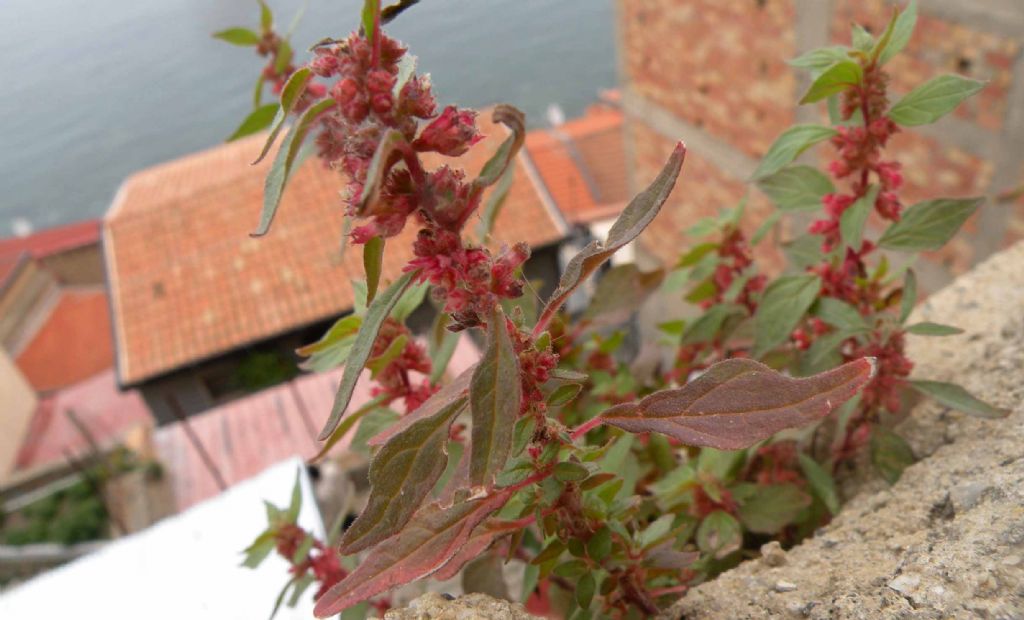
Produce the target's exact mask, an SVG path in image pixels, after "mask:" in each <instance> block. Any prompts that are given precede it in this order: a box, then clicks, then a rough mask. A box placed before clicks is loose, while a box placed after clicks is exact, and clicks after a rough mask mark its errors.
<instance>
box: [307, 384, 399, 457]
mask: <svg viewBox="0 0 1024 620" xmlns="http://www.w3.org/2000/svg"><path fill="white" fill-rule="evenodd" d="M385 400H387V395H386V394H381V395H380V396H377V397H376V398H374V399H373V400H371V401H370V402H368V403H366V404H365V405H363V406H362V407H360V408H359V409H356V410H355V411H353V412H352V413H350V414H348V415H347V416H345V419H344V420H342V421H341V424H339V425H338V428H336V429H334V431H333V432H332V433H331V436H330V437H328V438H327V441H325V442H324V445H323V446H321V447H320V451H319V452H317V453H316V456H314V457H313V458H311V459H310V462H313V463H316V462H318V461H320V460H321V459H323V458H324V457H325V456H327V453H328V452H330V451H331V448H333V447H334V446H335V444H337V443H338V442H339V441H341V439H342V437H344V436H345V435H347V434H348V432H349V431H350V430H352V428H353V427H354V426H355V425H356V424H357V423H358V422H359V421H360V420H362V419H363V417H364V416H366V415H367V414H368V413H370V412H371V411H374V410H375V409H377V408H378V407H379V406H380V405H381V404H382V403H383V402H384V401H385ZM360 430H362V428H361V427H360Z"/></svg>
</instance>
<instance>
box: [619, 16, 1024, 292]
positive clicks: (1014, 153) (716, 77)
mask: <svg viewBox="0 0 1024 620" xmlns="http://www.w3.org/2000/svg"><path fill="white" fill-rule="evenodd" d="M617 2H618V22H619V23H618V26H619V28H618V34H619V40H618V46H619V61H620V73H621V81H622V88H623V107H624V109H625V111H626V117H627V127H626V140H627V153H628V154H629V169H630V182H631V186H632V187H631V189H632V190H633V191H636V190H637V189H639V188H641V187H643V185H644V184H646V183H647V182H648V181H649V180H650V179H651V178H653V177H654V175H655V174H656V173H657V170H658V169H659V168H660V167H661V165H662V163H663V162H664V160H665V158H666V157H667V155H668V153H669V152H670V151H671V148H672V144H673V143H674V141H675V140H677V139H680V138H682V139H684V140H685V141H686V142H687V145H688V146H689V154H688V156H687V163H686V167H685V169H684V173H683V176H682V177H681V181H680V185H679V187H678V189H677V190H676V192H675V193H674V196H673V201H672V203H671V204H670V205H669V206H668V207H667V209H666V212H665V214H664V216H663V217H662V218H661V219H660V220H659V221H657V222H656V223H655V226H654V227H653V228H652V230H650V231H648V232H647V233H646V234H645V236H644V238H643V239H642V241H643V247H644V249H645V250H646V251H647V253H648V254H649V255H650V256H651V257H652V258H657V259H660V260H662V261H668V260H672V259H673V258H674V257H676V256H678V255H679V253H680V252H681V251H682V250H683V249H684V248H685V246H686V245H687V244H688V240H687V239H685V236H684V235H683V234H682V231H683V230H684V229H685V228H687V227H688V226H689V225H690V224H692V223H693V222H694V221H695V220H696V219H698V218H700V217H703V216H705V215H708V214H711V213H714V212H715V211H717V210H718V209H720V208H724V207H728V206H732V205H733V204H735V202H736V201H737V200H738V199H739V197H740V196H741V195H742V194H743V192H744V190H745V179H746V178H748V177H749V175H750V173H751V172H752V171H753V169H754V167H755V166H756V165H757V162H758V160H759V159H760V157H761V156H762V155H763V154H764V152H765V151H766V150H767V148H768V146H769V145H770V144H771V142H772V141H773V140H774V138H775V137H776V136H777V135H778V133H779V132H781V131H782V130H783V129H784V128H785V127H787V126H788V125H789V124H791V123H793V122H820V121H821V119H822V114H823V112H822V110H821V109H820V108H813V107H800V108H798V107H797V106H796V101H797V100H798V99H799V97H800V95H801V94H802V93H803V91H804V90H805V89H806V87H807V84H808V80H807V78H806V76H805V75H803V74H802V73H798V72H797V71H795V70H792V69H791V68H790V67H789V66H788V65H787V64H786V60H788V59H790V58H793V57H794V56H797V55H799V54H800V53H803V52H804V51H806V50H809V49H812V48H815V47H820V46H822V45H827V44H835V43H841V44H847V43H849V31H850V28H849V26H850V23H851V22H852V21H857V22H858V23H861V24H862V25H865V26H866V27H867V28H868V29H869V30H871V31H873V32H880V29H881V28H882V27H884V24H885V22H886V21H887V20H888V17H889V15H890V13H891V10H892V8H891V7H892V6H893V5H894V2H893V1H892V0H728V1H726V2H722V1H721V0H617ZM918 5H919V19H918V26H917V30H916V31H915V33H914V37H913V39H912V40H911V42H910V44H909V45H908V46H907V48H906V49H905V50H904V53H903V54H901V55H900V56H899V57H898V58H897V59H896V60H894V61H893V62H892V64H891V73H892V74H893V78H894V79H893V91H894V94H895V96H897V97H898V96H899V95H900V94H902V93H904V92H907V91H908V90H909V89H911V88H913V87H914V86H916V85H917V84H920V83H923V82H925V81H926V80H928V79H930V78H932V77H934V76H936V75H939V74H942V73H950V72H956V73H960V74H964V75H967V76H969V77H973V78H976V79H980V80H985V81H986V82H987V83H988V84H987V86H986V87H985V89H984V90H983V91H982V92H980V93H979V94H978V95H976V96H975V97H973V98H972V99H971V100H969V101H968V102H967V103H966V104H964V105H963V106H961V108H960V109H958V110H957V112H956V113H954V114H951V115H949V117H948V118H945V119H943V120H942V121H940V122H939V123H938V124H936V125H932V126H929V127H925V128H917V129H916V130H915V131H913V133H911V132H910V131H907V132H904V133H901V134H899V135H898V137H897V138H896V139H895V140H894V141H893V142H892V143H891V145H890V148H889V150H888V153H889V154H891V156H893V157H894V158H896V159H898V160H899V161H901V162H903V164H904V166H905V176H906V179H907V184H906V187H905V191H904V194H903V196H904V198H905V202H906V203H907V204H912V203H913V202H916V201H917V200H921V199H924V198H930V197H936V196H970V195H979V194H982V195H988V196H995V195H996V194H999V193H1000V192H1006V191H1007V190H1011V189H1013V188H1015V187H1018V186H1020V185H1021V184H1022V183H1024V165H1022V160H1024V54H1022V50H1021V47H1022V43H1021V42H1022V41H1024V5H1021V3H1020V0H972V1H971V2H962V1H961V0H919V1H918ZM831 154H832V153H831V147H829V146H827V145H825V146H821V147H819V148H818V149H817V152H816V153H812V154H809V155H806V156H805V157H806V158H807V159H808V161H810V162H812V163H813V162H814V161H824V160H825V159H826V158H829V157H830V156H831ZM771 212H772V207H771V206H770V205H769V204H768V201H767V199H766V198H765V197H764V196H762V195H760V193H759V192H758V191H757V190H751V194H750V207H749V209H748V225H749V226H751V227H752V228H753V227H756V225H757V224H758V222H759V221H760V220H761V219H763V218H764V217H766V216H767V215H768V214H769V213H771ZM786 226H788V227H789V228H790V229H792V230H794V231H796V228H797V227H802V226H803V224H802V223H800V222H788V223H786V224H785V225H784V227H783V236H786V235H788V234H789V233H790V230H787V229H786ZM796 232H799V231H796ZM1021 238H1024V198H1022V197H1017V199H1016V202H1015V203H1005V202H1004V203H999V202H998V201H996V200H990V201H989V202H987V203H986V204H985V206H984V207H983V208H982V209H981V211H980V212H979V214H978V215H976V216H975V217H974V218H973V219H972V220H971V221H969V222H968V223H967V224H966V225H965V227H964V229H963V233H962V234H961V236H959V237H958V238H956V239H955V240H954V242H953V243H951V244H950V246H949V247H947V248H944V249H943V250H942V251H940V252H937V253H935V254H934V255H929V256H928V257H927V258H928V260H927V261H925V264H924V265H922V272H923V273H922V274H921V276H922V280H923V282H924V283H925V284H926V285H928V286H929V288H933V287H936V286H938V285H940V284H942V283H944V282H945V281H946V280H947V279H948V278H949V277H950V276H952V275H955V274H957V273H960V272H962V271H964V270H966V269H968V268H969V267H970V266H971V265H973V264H975V263H977V262H978V261H980V260H981V259H983V258H985V257H986V256H988V255H989V254H991V253H992V252H994V251H997V250H998V249H1000V248H1002V247H1005V246H1006V245H1009V244H1010V243H1012V242H1014V241H1016V240H1018V239H1021ZM771 258H772V259H773V262H774V263H775V264H776V265H777V264H778V263H777V260H776V259H777V258H778V257H777V256H772V257H771Z"/></svg>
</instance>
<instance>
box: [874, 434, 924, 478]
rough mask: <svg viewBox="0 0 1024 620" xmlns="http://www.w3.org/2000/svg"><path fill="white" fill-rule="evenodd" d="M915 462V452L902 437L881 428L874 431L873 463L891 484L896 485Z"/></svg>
mask: <svg viewBox="0 0 1024 620" xmlns="http://www.w3.org/2000/svg"><path fill="white" fill-rule="evenodd" d="M915 460H916V459H915V458H914V452H913V450H911V449H910V446H909V445H907V442H906V441H904V439H903V438H902V437H900V436H899V435H897V434H896V433H894V432H892V431H891V430H889V429H887V428H883V427H881V426H876V427H875V428H874V429H872V431H871V462H872V463H874V465H875V467H876V468H877V469H878V473H880V474H882V477H883V478H885V480H886V481H887V482H888V483H889V484H895V483H896V481H897V480H899V479H900V476H902V475H903V470H904V469H906V468H907V467H909V466H910V465H913V464H914V461H915Z"/></svg>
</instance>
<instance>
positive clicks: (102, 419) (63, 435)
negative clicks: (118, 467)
mask: <svg viewBox="0 0 1024 620" xmlns="http://www.w3.org/2000/svg"><path fill="white" fill-rule="evenodd" d="M69 410H70V411H73V412H74V413H75V416H76V417H77V418H78V419H79V420H80V421H81V422H82V423H83V424H84V425H85V427H86V428H88V429H89V432H90V433H91V434H92V436H93V437H94V438H95V439H96V441H97V442H98V443H99V444H100V446H101V447H108V446H110V445H112V444H114V443H116V442H117V441H118V440H119V439H120V438H121V437H123V436H124V434H125V432H126V431H128V430H129V429H131V428H132V427H135V426H138V425H140V424H151V423H152V416H151V415H150V413H149V409H148V408H147V407H146V404H145V402H143V400H142V397H141V396H139V393H138V392H136V391H134V390H132V391H128V392H122V391H120V390H118V387H117V380H116V377H115V376H114V369H113V368H111V369H109V370H107V371H106V372H102V373H100V374H98V375H96V376H94V377H92V378H90V379H87V380H86V381H82V382H81V383H77V384H75V385H73V386H71V387H68V388H66V389H63V390H61V391H59V392H57V393H55V394H52V395H51V396H49V397H47V398H45V399H44V400H42V401H41V402H40V403H39V408H38V409H37V410H36V413H35V415H34V416H33V417H32V421H31V423H30V425H29V428H28V432H27V433H26V434H25V437H26V439H25V441H24V443H23V444H22V446H21V449H20V451H19V452H18V458H17V461H16V467H17V468H19V469H28V468H31V467H35V466H38V465H45V464H48V463H53V462H56V461H63V460H64V453H65V451H67V452H69V453H70V454H72V455H75V456H83V455H85V454H86V453H87V452H88V448H89V446H88V443H87V442H86V439H85V437H83V436H82V434H81V433H80V432H79V431H78V429H76V428H75V426H74V424H73V423H72V422H71V420H70V419H69V418H68V415H67V413H66V412H67V411H69Z"/></svg>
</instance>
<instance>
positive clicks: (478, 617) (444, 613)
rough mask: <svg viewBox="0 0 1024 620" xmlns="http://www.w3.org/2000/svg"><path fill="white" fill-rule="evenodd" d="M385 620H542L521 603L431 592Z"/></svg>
mask: <svg viewBox="0 0 1024 620" xmlns="http://www.w3.org/2000/svg"><path fill="white" fill-rule="evenodd" d="M384 620H540V618H538V616H532V615H530V614H528V613H526V610H525V609H523V606H522V605H520V604H519V603H510V602H508V601H503V600H500V599H496V598H492V597H490V596H487V595H486V594H465V595H463V596H460V597H458V598H454V597H446V596H444V595H443V594H438V593H437V592H428V593H426V594H424V595H423V596H420V597H419V598H417V599H415V600H413V601H412V602H411V603H409V605H408V606H407V607H403V608H401V609H392V610H389V611H388V612H387V613H385V614H384Z"/></svg>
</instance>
